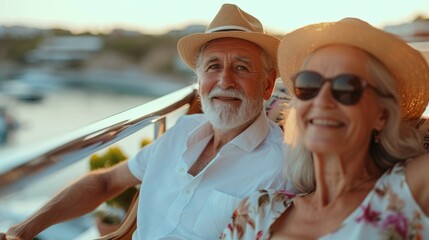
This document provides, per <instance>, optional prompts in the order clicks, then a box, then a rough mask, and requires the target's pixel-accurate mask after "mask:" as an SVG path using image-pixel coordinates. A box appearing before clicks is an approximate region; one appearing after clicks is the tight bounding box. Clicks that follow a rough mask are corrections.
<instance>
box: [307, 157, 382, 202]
mask: <svg viewBox="0 0 429 240" xmlns="http://www.w3.org/2000/svg"><path fill="white" fill-rule="evenodd" d="M313 160H314V169H315V179H316V191H315V192H314V195H313V194H312V195H313V196H314V199H313V200H314V201H315V204H317V205H318V206H319V207H324V206H328V205H330V204H335V200H337V199H339V198H340V197H342V196H343V195H345V194H347V193H351V192H353V191H369V190H370V189H372V187H373V185H374V183H375V181H376V180H377V179H378V178H379V177H380V175H381V173H382V172H381V170H379V169H378V167H377V166H376V165H375V164H374V161H373V160H372V159H370V158H369V156H368V154H367V153H366V154H365V153H361V154H359V153H353V154H350V155H347V156H346V155H343V156H339V155H329V154H313Z"/></svg>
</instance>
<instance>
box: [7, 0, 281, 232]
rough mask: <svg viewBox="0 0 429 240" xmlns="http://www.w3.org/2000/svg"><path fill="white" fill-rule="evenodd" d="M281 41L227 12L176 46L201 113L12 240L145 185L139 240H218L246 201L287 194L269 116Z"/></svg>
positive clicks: (46, 210)
mask: <svg viewBox="0 0 429 240" xmlns="http://www.w3.org/2000/svg"><path fill="white" fill-rule="evenodd" d="M278 44H279V40H278V39H277V38H276V37H273V36H270V35H267V34H265V33H264V30H263V27H262V25H261V23H260V22H259V20H257V19H256V18H254V17H253V16H251V15H249V14H248V13H246V12H244V11H242V10H241V9H240V8H238V7H237V6H235V5H232V4H225V5H223V6H222V8H221V9H220V11H219V12H218V14H217V15H216V17H215V18H214V20H213V21H212V22H211V23H210V25H209V26H208V27H207V30H206V32H205V33H200V34H193V35H189V36H186V37H184V38H182V39H181V40H180V41H179V42H178V51H179V54H180V56H181V57H182V59H183V61H184V62H185V63H186V64H187V65H188V66H189V67H191V68H192V69H193V70H194V71H195V73H196V75H197V78H198V83H199V94H200V99H201V105H202V108H203V112H204V114H194V115H187V116H184V117H182V118H181V119H179V121H178V122H177V123H176V125H175V126H174V127H173V128H171V129H170V130H169V131H167V132H166V133H165V134H164V135H163V136H162V137H161V138H160V139H158V140H157V141H155V142H154V143H152V144H151V145H150V146H148V147H146V148H144V149H143V150H142V151H141V152H139V153H138V154H137V155H136V156H135V157H134V158H132V159H130V160H129V161H128V162H127V163H124V164H119V165H118V166H116V167H113V168H112V169H108V170H105V171H101V172H95V173H90V174H88V175H87V176H85V177H83V178H82V179H80V180H79V181H77V182H76V183H74V184H73V185H71V186H69V187H68V188H66V189H65V190H64V191H63V192H61V193H60V194H58V195H57V196H56V197H55V198H54V199H53V200H52V201H50V202H49V203H47V204H46V205H45V206H44V207H42V209H41V210H39V211H37V212H36V213H35V214H33V215H32V216H30V217H29V218H28V219H27V220H25V221H24V222H22V223H20V224H18V225H16V226H13V227H12V228H11V229H10V230H9V231H8V234H10V235H11V236H15V235H16V236H19V237H21V238H22V239H30V238H32V237H34V236H35V235H36V234H38V233H39V232H41V231H43V230H44V229H46V228H47V227H49V226H50V225H52V224H55V223H58V222H60V221H64V220H67V219H71V218H74V217H77V216H80V215H82V214H84V213H87V212H89V211H91V210H93V209H94V208H95V207H97V206H98V205H99V204H100V203H101V202H103V201H105V200H106V199H108V198H110V197H112V196H114V195H116V194H118V193H120V192H121V191H123V190H124V189H126V188H127V187H129V186H133V185H136V184H139V183H142V185H141V188H140V189H141V190H140V199H139V207H138V217H137V230H136V231H135V232H134V235H133V239H215V238H218V237H219V236H220V234H221V232H222V230H223V229H224V228H225V227H226V225H227V222H228V220H229V218H230V215H231V213H232V210H233V209H234V208H235V207H236V206H237V204H238V203H239V201H240V200H241V199H242V198H244V197H245V196H246V195H248V194H249V193H251V192H253V191H255V190H257V189H260V188H280V187H283V176H282V169H283V144H282V142H283V139H282V133H281V130H280V128H279V127H278V126H277V125H276V124H275V123H273V122H271V121H269V120H268V119H267V117H266V116H265V113H264V111H262V110H263V100H264V99H265V100H267V99H269V98H270V96H271V93H272V91H273V88H274V82H275V79H276V77H277V70H276V52H277V46H278ZM89 192H90V193H91V194H88V193H89ZM82 203H85V204H82ZM0 239H1V237H0ZM3 239H4V237H3Z"/></svg>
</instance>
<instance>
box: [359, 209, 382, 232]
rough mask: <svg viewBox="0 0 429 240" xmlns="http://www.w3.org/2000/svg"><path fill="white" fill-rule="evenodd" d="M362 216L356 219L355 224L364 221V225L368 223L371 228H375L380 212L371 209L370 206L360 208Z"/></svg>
mask: <svg viewBox="0 0 429 240" xmlns="http://www.w3.org/2000/svg"><path fill="white" fill-rule="evenodd" d="M362 210H363V212H362V216H360V217H358V218H356V222H361V221H364V222H365V223H369V224H371V225H372V226H374V227H376V226H377V222H378V221H379V220H380V214H381V212H380V211H375V210H372V209H371V204H368V206H366V207H365V206H362Z"/></svg>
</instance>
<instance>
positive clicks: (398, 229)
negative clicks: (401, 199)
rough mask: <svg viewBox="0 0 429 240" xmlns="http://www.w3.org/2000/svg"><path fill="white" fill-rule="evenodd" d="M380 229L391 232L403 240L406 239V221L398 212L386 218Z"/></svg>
mask: <svg viewBox="0 0 429 240" xmlns="http://www.w3.org/2000/svg"><path fill="white" fill-rule="evenodd" d="M382 227H383V229H385V230H388V231H393V232H394V233H396V234H398V235H400V236H401V237H402V238H403V239H406V238H407V234H408V219H407V218H406V217H405V216H404V215H402V213H400V212H394V213H392V214H389V215H388V216H387V218H385V219H384V220H383V223H382Z"/></svg>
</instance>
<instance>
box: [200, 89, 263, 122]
mask: <svg viewBox="0 0 429 240" xmlns="http://www.w3.org/2000/svg"><path fill="white" fill-rule="evenodd" d="M214 96H222V97H233V98H238V99H240V100H241V104H240V106H239V107H235V106H234V105H231V104H228V103H225V104H223V103H220V104H216V105H214V104H213V103H212V98H213V97H214ZM200 99H201V106H202V108H203V111H204V113H205V115H206V116H207V119H208V120H209V122H210V123H211V124H212V125H213V127H214V128H216V129H224V130H228V129H233V128H236V127H239V126H241V125H244V124H246V123H248V122H249V121H251V120H253V119H255V118H256V116H257V115H258V114H259V113H260V112H261V110H262V103H263V98H262V93H261V94H260V95H258V96H255V97H254V98H247V97H246V96H245V95H244V94H243V93H242V92H241V91H239V90H237V89H229V90H222V89H220V88H215V89H213V90H212V91H211V92H210V93H209V94H208V95H205V96H201V95H200Z"/></svg>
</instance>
